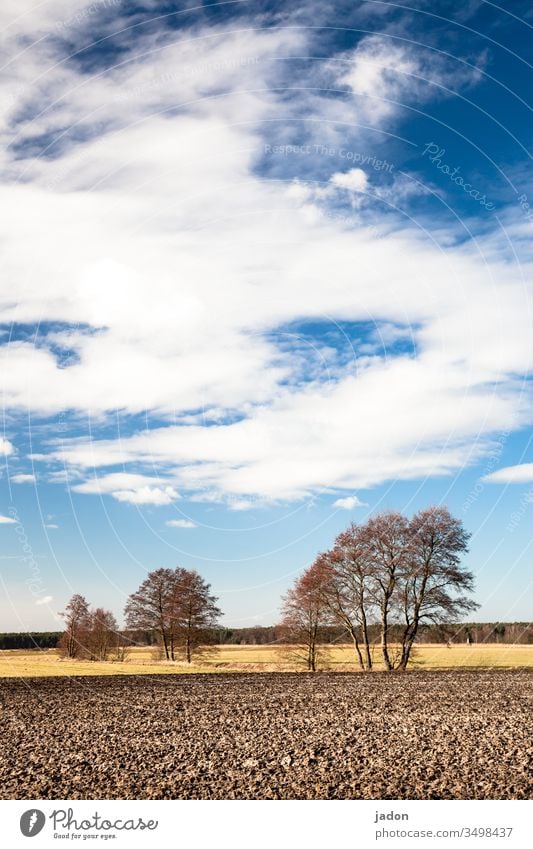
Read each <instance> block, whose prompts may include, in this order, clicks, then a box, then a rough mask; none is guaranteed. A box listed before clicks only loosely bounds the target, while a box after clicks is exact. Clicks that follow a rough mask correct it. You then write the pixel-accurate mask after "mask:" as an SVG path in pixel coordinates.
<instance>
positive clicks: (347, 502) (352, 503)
mask: <svg viewBox="0 0 533 849" xmlns="http://www.w3.org/2000/svg"><path fill="white" fill-rule="evenodd" d="M333 506H334V507H339V508H340V509H341V510H353V509H354V508H355V507H366V506H367V505H366V504H365V503H364V502H363V501H360V500H359V498H358V497H357V495H348V496H346V498H337V500H336V501H334V502H333Z"/></svg>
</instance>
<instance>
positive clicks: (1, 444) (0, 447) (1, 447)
mask: <svg viewBox="0 0 533 849" xmlns="http://www.w3.org/2000/svg"><path fill="white" fill-rule="evenodd" d="M14 451H15V448H14V446H13V444H12V443H11V442H10V441H9V439H4V438H3V437H0V454H3V455H4V456H5V457H9V456H10V455H11V454H13V452H14Z"/></svg>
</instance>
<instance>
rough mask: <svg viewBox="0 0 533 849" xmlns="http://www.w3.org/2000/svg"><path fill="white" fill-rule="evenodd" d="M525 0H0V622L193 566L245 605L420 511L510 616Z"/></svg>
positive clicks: (515, 531) (519, 533) (526, 549)
mask: <svg viewBox="0 0 533 849" xmlns="http://www.w3.org/2000/svg"><path fill="white" fill-rule="evenodd" d="M532 26H533V14H532V12H531V9H530V8H529V4H527V3H525V2H524V3H520V2H516V3H513V4H512V9H504V8H503V7H500V6H498V5H497V4H493V3H487V2H478V0H472V2H469V3H466V4H463V5H462V6H461V8H460V9H459V8H457V4H456V3H444V2H440V3H434V2H432V3H429V2H421V3H417V4H410V3H404V4H402V5H401V6H399V5H394V4H388V3H384V2H364V3H357V4H354V3H343V2H339V3H326V2H317V3H314V2H310V3H306V4H303V8H301V9H297V8H294V4H290V3H286V4H283V3H261V2H255V3H250V2H235V3H221V4H212V5H209V4H200V5H197V6H195V7H194V8H192V7H191V8H188V7H187V6H186V5H185V4H172V3H158V2H146V3H140V4H137V5H132V4H129V3H122V2H120V0H102V2H93V3H88V2H86V0H74V2H73V0H68V2H67V0H50V2H47V3H41V4H37V3H36V2H33V0H24V2H15V0H12V1H11V0H9V2H5V3H3V4H2V10H1V11H0V27H1V29H2V32H3V42H2V54H3V56H2V63H3V65H4V68H3V75H2V83H1V84H0V133H1V151H2V153H1V156H2V173H3V175H4V176H3V179H2V183H1V184H0V192H1V201H2V208H3V209H4V210H7V211H8V215H7V216H5V220H3V222H2V224H1V225H0V226H1V229H2V233H1V238H2V246H3V257H4V261H3V269H2V287H1V291H0V298H1V311H2V318H1V323H0V334H1V335H0V347H1V355H2V360H1V363H2V368H1V371H0V375H1V377H0V381H1V391H2V400H3V405H2V406H3V435H2V440H1V442H0V451H1V452H2V455H3V460H4V462H3V470H2V478H1V481H0V486H1V500H0V534H1V535H2V546H1V549H0V552H1V554H0V558H1V560H2V563H1V570H0V576H1V582H0V599H1V610H2V618H1V622H0V629H1V630H24V629H47V628H56V627H57V623H58V619H57V613H58V611H60V610H62V609H63V608H64V605H65V603H66V601H67V599H68V598H69V596H70V595H71V594H72V593H73V592H82V593H84V594H85V595H86V596H87V598H88V599H89V600H90V601H91V602H93V603H94V604H98V605H104V606H107V607H110V608H112V609H113V610H114V611H115V612H116V613H117V614H119V613H120V611H121V610H122V608H123V605H124V602H125V599H126V597H127V596H128V594H129V593H131V592H132V591H133V590H134V589H135V588H136V587H137V586H138V584H139V583H140V581H141V580H142V579H143V577H144V576H145V574H146V571H147V570H150V569H152V568H157V567H159V566H163V565H164V566H174V565H178V564H179V565H183V566H186V567H195V568H197V569H198V570H199V571H200V572H201V573H202V574H203V575H204V576H205V577H206V578H207V579H208V580H209V581H210V582H211V583H212V585H213V588H214V590H215V592H216V593H217V594H218V595H219V597H220V604H221V607H222V608H223V610H224V611H225V613H226V617H225V622H226V623H227V624H228V625H235V626H239V625H249V624H254V623H260V624H269V623H271V622H274V621H276V619H277V618H278V608H279V599H280V595H281V594H282V593H283V592H284V591H285V590H286V589H287V587H288V586H289V585H290V583H291V582H292V580H293V579H294V577H295V575H296V574H298V573H299V572H300V571H301V570H302V569H304V568H305V567H306V566H307V565H309V564H310V562H312V560H313V558H314V556H315V555H316V553H317V552H318V551H320V550H322V549H324V548H326V547H327V546H329V545H330V544H331V543H332V541H333V539H334V537H335V535H336V534H337V533H338V532H339V531H340V530H342V529H343V528H344V527H345V526H346V524H347V523H348V522H350V521H352V520H355V521H363V520H364V519H365V518H366V517H367V516H368V515H370V514H371V513H373V512H375V511H378V510H382V509H398V510H403V511H405V512H406V513H408V514H411V513H412V512H414V511H415V510H417V509H419V508H421V507H424V506H427V505H428V504H430V503H445V504H448V505H449V507H450V509H451V510H452V511H453V512H454V513H455V514H456V515H457V516H459V517H461V518H462V519H463V521H464V522H465V525H466V526H467V527H468V529H469V530H470V531H471V532H472V534H473V536H472V543H471V551H470V554H469V556H468V563H469V566H470V567H471V568H472V570H473V571H474V572H475V573H476V576H477V593H476V598H477V600H478V601H479V603H480V604H481V605H482V606H481V610H480V611H479V614H478V617H479V618H480V619H485V620H495V619H501V620H519V619H522V620H524V619H530V618H531V610H532V601H533V589H532V582H531V557H532V550H531V549H532V545H531V543H532V538H531V530H530V529H531V517H532V515H533V513H532V511H533V448H532V446H531V424H532V422H533V403H532V402H533V399H532V397H531V370H532V366H533V356H532V355H533V322H532V313H533V310H532V299H531V294H532V259H533V257H532V253H533V251H532V248H531V244H532V243H531V235H532V233H533V212H532V210H531V209H530V207H532V208H533V183H532V179H531V167H530V154H529V152H528V151H529V150H530V149H531V142H532V138H531V136H532V122H531V111H530V109H531V107H530V91H531V61H532V58H533V56H532V54H533V42H532V40H531V28H532Z"/></svg>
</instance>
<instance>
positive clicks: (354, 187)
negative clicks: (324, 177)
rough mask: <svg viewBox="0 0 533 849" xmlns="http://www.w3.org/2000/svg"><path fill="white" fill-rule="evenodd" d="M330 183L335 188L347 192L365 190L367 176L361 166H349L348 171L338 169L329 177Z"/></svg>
mask: <svg viewBox="0 0 533 849" xmlns="http://www.w3.org/2000/svg"><path fill="white" fill-rule="evenodd" d="M330 183H331V185H332V186H335V188H337V189H346V190H347V191H349V192H365V191H366V190H367V188H368V177H367V176H366V174H365V172H364V171H363V169H362V168H351V169H350V171H345V172H342V171H338V172H336V173H335V174H333V175H332V176H331V177H330Z"/></svg>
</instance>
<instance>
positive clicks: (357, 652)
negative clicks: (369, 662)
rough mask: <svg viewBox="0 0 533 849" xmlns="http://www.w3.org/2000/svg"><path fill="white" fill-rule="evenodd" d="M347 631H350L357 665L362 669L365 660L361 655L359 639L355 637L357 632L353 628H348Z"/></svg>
mask: <svg viewBox="0 0 533 849" xmlns="http://www.w3.org/2000/svg"><path fill="white" fill-rule="evenodd" d="M349 631H350V636H351V638H352V640H353V645H354V649H355V653H356V655H357V659H358V661H359V666H360V667H361V669H364V668H365V662H364V660H363V655H362V654H361V649H360V648H359V640H358V638H357V632H356V630H355V628H349Z"/></svg>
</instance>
